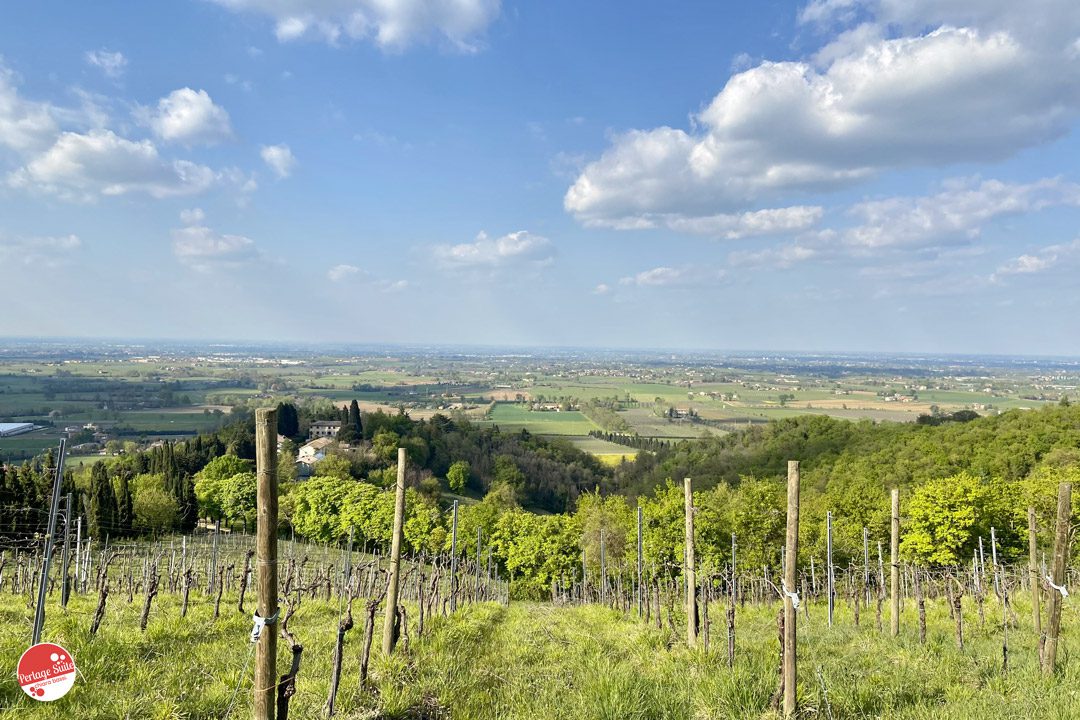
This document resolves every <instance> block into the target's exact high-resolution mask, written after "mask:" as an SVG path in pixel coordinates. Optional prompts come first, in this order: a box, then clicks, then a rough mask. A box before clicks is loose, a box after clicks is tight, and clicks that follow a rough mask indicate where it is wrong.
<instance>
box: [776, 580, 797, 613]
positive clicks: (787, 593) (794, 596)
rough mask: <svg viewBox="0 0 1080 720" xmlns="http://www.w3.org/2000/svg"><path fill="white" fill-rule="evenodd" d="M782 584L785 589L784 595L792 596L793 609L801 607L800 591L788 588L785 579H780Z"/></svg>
mask: <svg viewBox="0 0 1080 720" xmlns="http://www.w3.org/2000/svg"><path fill="white" fill-rule="evenodd" d="M780 586H781V588H783V590H784V595H786V596H787V597H789V598H791V608H792V609H793V610H798V609H799V593H797V592H791V591H790V590H788V589H787V581H785V580H781V581H780Z"/></svg>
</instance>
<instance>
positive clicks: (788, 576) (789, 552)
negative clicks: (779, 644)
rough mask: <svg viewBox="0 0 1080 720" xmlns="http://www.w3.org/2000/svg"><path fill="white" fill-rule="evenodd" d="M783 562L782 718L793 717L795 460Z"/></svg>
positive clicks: (790, 472) (796, 534)
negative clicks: (784, 559)
mask: <svg viewBox="0 0 1080 720" xmlns="http://www.w3.org/2000/svg"><path fill="white" fill-rule="evenodd" d="M785 558H786V561H785V563H784V579H783V581H782V582H783V586H784V587H783V590H784V716H785V717H793V716H794V715H795V690H796V687H795V683H796V679H797V677H796V669H795V668H796V652H797V651H796V633H795V623H796V622H797V619H798V613H797V612H796V611H797V610H798V609H799V606H798V597H799V596H798V594H797V593H796V592H795V590H794V588H795V587H796V584H795V577H796V569H797V565H798V558H799V461H798V460H789V461H788V485H787V543H786V552H785Z"/></svg>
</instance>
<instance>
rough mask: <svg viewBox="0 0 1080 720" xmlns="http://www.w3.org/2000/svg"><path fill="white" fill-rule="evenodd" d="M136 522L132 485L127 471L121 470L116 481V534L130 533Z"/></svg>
mask: <svg viewBox="0 0 1080 720" xmlns="http://www.w3.org/2000/svg"><path fill="white" fill-rule="evenodd" d="M134 523H135V503H134V502H133V501H132V499H131V485H130V484H129V483H128V476H127V473H126V472H121V473H120V476H119V478H117V483H116V534H117V535H130V534H131V529H132V526H133V525H134Z"/></svg>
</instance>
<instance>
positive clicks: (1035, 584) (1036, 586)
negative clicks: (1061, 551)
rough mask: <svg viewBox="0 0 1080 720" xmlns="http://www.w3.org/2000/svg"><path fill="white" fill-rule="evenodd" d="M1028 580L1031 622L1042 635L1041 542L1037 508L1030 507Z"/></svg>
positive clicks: (1037, 634)
mask: <svg viewBox="0 0 1080 720" xmlns="http://www.w3.org/2000/svg"><path fill="white" fill-rule="evenodd" d="M1027 514H1028V581H1029V583H1030V586H1031V623H1032V627H1033V628H1034V629H1035V635H1036V636H1040V635H1042V613H1041V612H1040V611H1039V600H1040V597H1039V596H1040V594H1041V592H1040V588H1041V586H1042V583H1040V582H1039V558H1038V555H1039V542H1038V539H1037V538H1036V535H1035V530H1036V527H1035V508H1033V507H1029V508H1028V511H1027Z"/></svg>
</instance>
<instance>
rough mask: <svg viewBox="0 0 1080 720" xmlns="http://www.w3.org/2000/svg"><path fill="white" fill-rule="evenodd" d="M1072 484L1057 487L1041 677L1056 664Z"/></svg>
mask: <svg viewBox="0 0 1080 720" xmlns="http://www.w3.org/2000/svg"><path fill="white" fill-rule="evenodd" d="M1071 506H1072V483H1067V482H1063V483H1061V485H1060V486H1059V487H1058V508H1057V528H1056V529H1055V532H1054V565H1053V568H1052V569H1051V575H1050V577H1048V578H1047V582H1048V583H1049V585H1050V607H1049V611H1048V621H1047V624H1048V626H1049V627H1048V628H1047V633H1046V649H1045V651H1044V653H1043V668H1042V670H1043V674H1044V675H1053V674H1054V669H1055V667H1054V666H1055V665H1056V663H1057V649H1058V633H1059V632H1060V630H1061V601H1062V600H1063V598H1064V596H1065V594H1066V592H1067V591H1066V590H1065V561H1066V559H1067V558H1068V555H1069V523H1070V520H1071V509H1072V507H1071Z"/></svg>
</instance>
